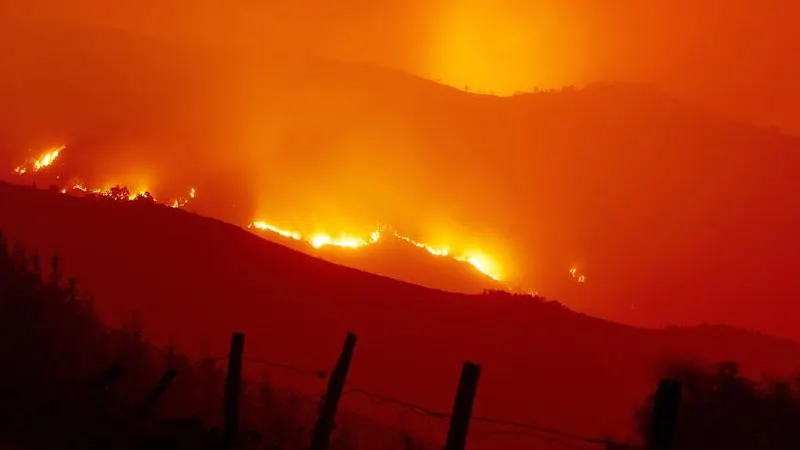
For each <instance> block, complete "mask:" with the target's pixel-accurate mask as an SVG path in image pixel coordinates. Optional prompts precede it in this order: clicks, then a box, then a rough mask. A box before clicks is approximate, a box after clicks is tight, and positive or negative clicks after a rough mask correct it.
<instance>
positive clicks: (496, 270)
mask: <svg viewBox="0 0 800 450" xmlns="http://www.w3.org/2000/svg"><path fill="white" fill-rule="evenodd" d="M66 148H67V146H66V145H59V146H57V147H53V148H50V149H47V150H45V151H43V152H42V153H41V154H40V155H38V156H37V157H35V158H31V159H30V160H29V161H27V162H26V163H24V164H21V165H19V166H16V167H15V169H14V173H15V174H16V175H17V176H26V175H28V174H37V173H38V174H41V172H45V169H49V168H51V167H52V166H54V163H55V162H56V159H57V158H58V157H59V156H60V155H61V154H62V152H64V150H65V149H66ZM61 178H62V177H61V176H60V175H57V176H56V177H55V180H56V181H59V180H60V179H61ZM54 186H55V187H56V188H57V189H59V190H60V192H61V193H63V194H76V195H82V194H91V195H99V196H103V197H107V198H110V199H112V200H115V201H139V200H141V201H151V202H153V203H163V204H165V205H168V206H171V207H173V208H183V207H185V206H186V205H187V204H188V203H189V202H190V201H192V200H194V199H195V198H196V197H197V191H196V189H195V188H190V189H189V191H188V195H187V196H184V197H176V198H171V199H168V200H166V201H159V200H158V199H156V198H155V197H154V196H153V194H151V192H150V190H148V189H147V188H138V189H133V190H132V189H129V188H128V187H126V186H120V185H114V184H112V183H102V184H100V185H99V186H102V187H97V186H92V185H87V184H86V183H84V182H82V181H75V179H73V181H71V182H69V183H67V184H66V186H58V185H54ZM159 198H160V197H159ZM247 228H249V229H252V230H254V231H260V232H267V233H269V234H270V235H271V236H267V237H271V238H273V239H274V238H275V237H276V236H277V237H282V238H288V239H291V240H294V241H298V242H304V243H306V244H308V245H309V246H310V249H311V251H310V252H311V253H317V254H320V252H314V251H313V250H318V249H322V248H323V247H335V248H340V249H350V250H358V249H362V248H364V247H367V246H374V245H376V244H379V243H382V242H385V241H386V238H387V237H390V238H392V239H396V240H398V241H401V242H403V243H405V244H407V245H409V246H413V247H415V248H418V249H421V250H424V251H425V252H426V253H427V254H429V255H431V256H434V257H440V258H446V259H450V260H452V261H455V262H458V263H463V264H467V265H469V266H470V267H471V268H472V269H473V270H475V271H477V272H479V273H480V274H481V275H483V276H485V277H487V278H489V279H490V280H492V281H493V282H496V283H497V284H493V283H488V282H487V283H484V285H483V286H484V288H497V287H502V286H503V285H502V279H501V275H502V268H501V267H500V266H499V264H498V263H497V261H495V260H494V259H492V258H491V257H490V256H489V255H487V254H485V253H483V252H480V251H478V250H471V251H465V252H461V253H455V252H453V251H452V250H450V249H449V248H448V247H444V246H443V247H434V246H432V245H429V244H427V243H424V242H420V241H417V240H415V239H412V238H410V237H408V236H404V235H402V234H400V233H398V232H397V231H395V230H393V229H392V228H391V227H389V226H385V225H380V226H378V227H377V228H376V229H375V230H374V231H372V232H371V233H370V234H369V235H368V236H359V235H357V234H353V233H338V234H337V233H330V232H325V231H317V232H315V233H312V234H308V235H305V234H302V233H301V232H299V231H296V230H293V229H284V228H279V227H278V226H276V225H273V224H271V223H269V222H266V221H263V220H258V221H253V222H251V223H250V224H249V225H248V226H247ZM302 250H305V251H306V252H309V249H308V248H306V249H302ZM322 256H330V255H325V254H322ZM329 259H331V258H329ZM332 259H337V258H332ZM344 263H345V264H347V261H346V260H345V261H344ZM361 268H363V269H365V270H369V269H370V267H369V266H367V267H361ZM378 272H380V271H378ZM573 276H574V274H573ZM411 278H413V276H412V277H411ZM581 282H582V280H581ZM434 284H436V283H434ZM456 290H459V289H458V288H456Z"/></svg>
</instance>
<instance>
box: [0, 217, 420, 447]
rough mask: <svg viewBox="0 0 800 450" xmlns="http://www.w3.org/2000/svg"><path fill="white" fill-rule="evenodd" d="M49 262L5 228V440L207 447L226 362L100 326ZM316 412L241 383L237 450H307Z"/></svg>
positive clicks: (0, 438)
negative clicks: (162, 387)
mask: <svg viewBox="0 0 800 450" xmlns="http://www.w3.org/2000/svg"><path fill="white" fill-rule="evenodd" d="M44 266H45V267H43V264H42V261H41V259H40V258H39V257H38V256H37V255H28V254H26V252H25V251H24V250H23V249H22V248H20V247H14V248H11V247H10V246H9V244H8V242H7V241H6V240H5V239H4V238H3V235H2V233H0V356H2V361H3V370H0V399H2V401H0V444H3V443H8V442H10V443H13V444H16V445H18V446H20V448H24V449H26V450H33V449H40V448H41V449H50V448H81V449H82V448H97V447H102V448H111V447H118V446H119V444H125V447H126V448H128V449H130V450H135V449H143V450H144V449H147V450H150V449H168V448H169V449H173V448H175V449H177V448H192V449H199V448H209V447H208V446H209V445H210V446H211V448H214V447H215V446H216V445H217V444H218V443H219V436H220V433H219V432H218V431H217V428H218V427H220V425H221V419H222V418H221V412H222V397H223V388H224V380H225V373H224V368H225V366H224V359H225V358H206V359H203V360H200V361H193V360H190V359H189V358H187V357H185V356H182V355H180V354H177V353H176V352H175V351H174V350H173V349H171V348H169V349H160V348H157V347H154V346H152V345H150V344H149V343H148V342H147V340H146V337H145V334H144V332H143V331H142V327H141V326H140V325H139V323H138V320H137V318H136V317H135V316H132V317H131V319H130V320H129V321H128V323H127V324H125V326H123V327H121V328H120V329H112V328H108V327H106V326H104V325H103V324H102V323H101V322H100V321H99V320H98V317H97V316H96V314H95V312H94V309H93V307H92V302H91V299H90V298H88V297H87V296H85V295H84V294H82V293H81V292H80V291H79V289H78V284H77V282H76V280H75V279H66V280H65V279H64V278H63V275H62V272H61V266H60V260H59V259H58V257H53V258H52V259H51V260H50V261H49V264H45V265H44ZM168 369H172V370H174V371H175V372H176V373H177V376H176V378H175V381H174V382H173V383H172V384H171V385H170V387H169V388H168V389H167V391H166V392H165V393H164V395H163V396H162V397H160V398H159V399H158V402H157V403H156V404H155V407H154V408H153V409H152V410H151V411H150V412H149V413H147V414H143V409H142V405H143V404H144V402H145V399H147V398H148V394H150V392H151V390H152V389H153V387H154V386H155V385H156V383H157V381H158V380H159V378H161V377H162V375H163V374H164V373H165V372H166V371H167V370H168ZM115 374H117V375H119V376H118V377H116V378H115V377H114V375H115ZM316 407H317V405H316V402H315V400H314V399H310V398H304V397H299V396H296V395H294V394H291V393H286V392H283V391H278V390H276V389H274V388H273V387H272V386H271V385H270V384H269V383H268V382H267V380H265V379H264V380H261V381H260V382H257V383H251V382H247V381H246V382H245V383H244V386H243V395H242V399H241V419H242V427H243V429H244V432H243V433H242V435H243V440H244V441H245V442H244V443H243V448H246V449H250V448H252V449H269V450H291V449H300V448H304V447H306V446H307V445H308V440H309V437H310V429H311V428H310V427H311V424H312V423H311V421H312V420H314V419H315V417H314V412H315V411H316ZM335 434H337V436H335V437H334V438H335V439H334V442H333V444H334V445H335V448H336V449H339V450H349V449H352V448H354V447H353V445H352V442H351V441H352V439H351V438H350V437H349V436H348V434H349V433H347V427H346V426H340V429H339V430H338V431H337V432H336V433H335ZM415 448H417V447H415ZM420 448H421V447H420Z"/></svg>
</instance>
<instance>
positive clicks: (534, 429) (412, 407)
mask: <svg viewBox="0 0 800 450" xmlns="http://www.w3.org/2000/svg"><path fill="white" fill-rule="evenodd" d="M350 393H357V394H362V395H364V396H366V397H369V398H371V399H372V400H373V402H374V403H376V404H381V403H391V404H395V405H398V406H401V407H403V408H405V409H406V410H409V411H413V412H415V413H417V414H420V415H426V416H430V417H435V418H437V419H446V418H449V417H450V416H451V414H449V413H442V412H437V411H433V410H431V409H429V408H426V407H424V406H420V405H416V404H414V403H410V402H407V401H403V400H399V399H396V398H392V397H387V396H384V395H379V394H375V393H372V392H369V391H367V390H364V389H361V388H352V389H349V390H347V391H346V392H344V394H343V395H347V394H350ZM472 420H474V421H480V422H484V423H491V424H495V425H505V426H510V427H514V428H522V429H525V430H528V431H495V432H485V433H484V434H525V435H528V436H530V437H541V438H543V439H547V440H553V441H554V442H556V441H557V443H561V444H565V445H567V446H570V445H572V444H569V443H566V442H564V441H562V440H560V439H557V438H554V437H550V436H544V435H543V434H542V433H544V434H550V435H553V436H558V437H561V438H565V439H572V440H575V441H580V442H584V443H587V444H594V445H606V444H609V443H610V442H611V441H609V440H608V439H598V438H591V437H586V436H581V435H578V434H574V433H567V432H564V431H560V430H555V429H552V428H547V427H543V426H537V425H532V424H526V423H519V422H512V421H508V420H503V419H496V418H493V417H483V416H474V417H472ZM572 447H574V448H578V447H575V446H574V445H572Z"/></svg>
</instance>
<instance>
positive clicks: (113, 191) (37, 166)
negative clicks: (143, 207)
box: [14, 145, 197, 208]
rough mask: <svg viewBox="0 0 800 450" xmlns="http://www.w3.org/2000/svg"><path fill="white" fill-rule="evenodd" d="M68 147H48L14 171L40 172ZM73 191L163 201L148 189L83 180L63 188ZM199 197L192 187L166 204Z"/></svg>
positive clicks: (182, 203) (119, 198)
mask: <svg viewBox="0 0 800 450" xmlns="http://www.w3.org/2000/svg"><path fill="white" fill-rule="evenodd" d="M65 148H67V146H66V145H60V146H58V147H53V148H51V149H48V150H47V151H46V152H44V153H43V154H42V155H41V156H40V157H39V158H38V159H35V160H31V161H30V162H29V163H28V164H27V165H20V166H17V167H16V168H15V169H14V173H16V174H17V175H25V174H26V173H28V171H29V170H32V171H33V172H39V171H41V170H43V169H45V168H47V167H50V166H52V165H53V163H54V162H55V160H56V158H58V156H59V155H60V154H61V152H63V151H64V149H65ZM72 191H80V192H84V193H87V194H94V195H101V196H103V197H108V198H112V199H114V200H117V201H134V200H139V199H151V200H152V201H153V202H154V203H161V202H159V201H157V200H156V199H155V198H154V197H153V196H152V194H150V192H149V191H148V190H147V189H137V190H129V189H128V188H127V187H121V186H112V187H106V188H97V187H87V186H86V185H85V184H84V183H82V182H79V181H77V182H73V183H72V184H71V185H70V186H69V187H67V188H62V189H61V193H62V194H67V193H69V192H72ZM195 197H197V190H195V188H191V189H190V190H189V196H188V197H186V198H183V197H181V198H178V199H175V200H172V201H169V202H167V203H165V204H167V205H169V206H171V207H173V208H183V207H184V206H186V204H187V203H189V201H190V200H193V199H194V198H195Z"/></svg>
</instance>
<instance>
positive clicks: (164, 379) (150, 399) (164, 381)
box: [137, 368, 178, 419]
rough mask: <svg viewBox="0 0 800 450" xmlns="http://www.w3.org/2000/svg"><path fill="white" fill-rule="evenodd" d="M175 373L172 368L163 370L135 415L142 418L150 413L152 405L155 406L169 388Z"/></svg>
mask: <svg viewBox="0 0 800 450" xmlns="http://www.w3.org/2000/svg"><path fill="white" fill-rule="evenodd" d="M177 374H178V373H177V372H176V371H175V369H172V368H169V369H167V371H166V372H164V375H162V376H161V378H160V379H159V380H158V382H157V383H156V385H155V386H153V388H152V389H151V390H150V393H149V394H148V395H147V399H146V400H145V401H144V403H142V404H141V406H139V408H138V409H137V415H138V418H139V419H143V418H144V417H146V416H147V415H148V414H150V411H152V410H153V407H155V406H156V403H157V402H158V399H159V398H161V396H162V395H163V394H164V392H166V391H167V389H169V387H170V385H171V384H172V380H174V379H175V376H176V375H177Z"/></svg>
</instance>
